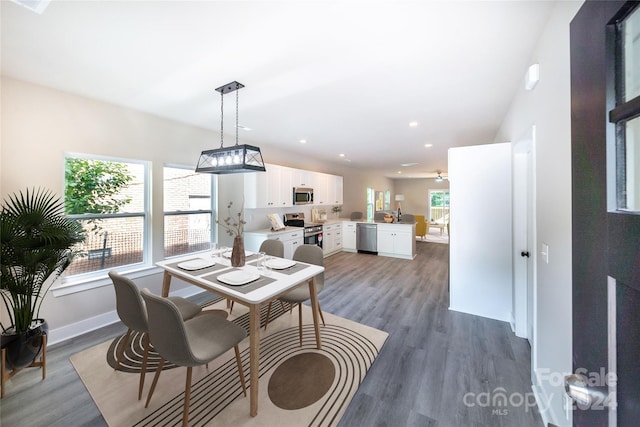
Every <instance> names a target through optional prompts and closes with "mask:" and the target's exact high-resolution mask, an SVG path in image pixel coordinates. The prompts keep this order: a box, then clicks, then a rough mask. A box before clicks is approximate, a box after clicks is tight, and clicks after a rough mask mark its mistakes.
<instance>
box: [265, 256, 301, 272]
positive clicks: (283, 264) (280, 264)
mask: <svg viewBox="0 0 640 427" xmlns="http://www.w3.org/2000/svg"><path fill="white" fill-rule="evenodd" d="M266 264H267V267H269V268H273V269H274V270H284V269H287V268H289V267H293V266H294V265H296V262H295V261H294V260H292V259H284V258H271V259H270V260H267V261H266Z"/></svg>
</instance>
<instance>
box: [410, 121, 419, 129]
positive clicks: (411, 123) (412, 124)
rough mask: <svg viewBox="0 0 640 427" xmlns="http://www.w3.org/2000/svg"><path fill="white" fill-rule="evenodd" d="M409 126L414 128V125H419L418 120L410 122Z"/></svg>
mask: <svg viewBox="0 0 640 427" xmlns="http://www.w3.org/2000/svg"><path fill="white" fill-rule="evenodd" d="M409 126H411V127H412V128H414V127H416V126H418V122H409Z"/></svg>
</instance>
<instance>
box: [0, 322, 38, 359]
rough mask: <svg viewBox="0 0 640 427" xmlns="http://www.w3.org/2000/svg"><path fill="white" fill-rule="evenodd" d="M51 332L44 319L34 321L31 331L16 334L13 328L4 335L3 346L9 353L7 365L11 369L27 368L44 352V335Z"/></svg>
mask: <svg viewBox="0 0 640 427" xmlns="http://www.w3.org/2000/svg"><path fill="white" fill-rule="evenodd" d="M47 332H49V325H48V324H47V321H46V320H44V319H34V320H33V323H32V324H31V329H29V330H28V331H26V332H22V333H16V332H15V331H14V330H13V327H10V328H8V329H7V330H6V331H5V332H3V333H2V341H1V345H2V348H3V349H6V351H7V365H8V368H10V369H22V368H24V367H27V366H29V365H30V364H31V362H33V361H34V360H35V358H36V357H38V356H39V355H40V353H41V352H42V335H46V334H47Z"/></svg>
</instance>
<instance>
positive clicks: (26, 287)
mask: <svg viewBox="0 0 640 427" xmlns="http://www.w3.org/2000/svg"><path fill="white" fill-rule="evenodd" d="M63 207H64V205H63V202H62V201H61V199H60V198H59V197H57V196H56V195H54V194H53V193H52V192H50V191H49V190H45V189H41V188H38V189H32V190H31V191H29V190H27V191H25V192H24V193H23V192H22V191H20V193H19V194H13V195H10V196H9V197H8V199H5V200H4V201H3V202H2V208H1V209H0V294H1V295H2V300H3V302H4V306H5V308H6V310H7V313H8V318H9V323H8V324H7V325H5V324H2V323H1V322H0V326H1V327H2V342H1V343H2V348H3V349H6V350H7V363H8V364H9V366H10V367H11V368H12V369H14V370H17V369H21V368H23V367H25V366H27V365H29V364H30V363H31V362H32V361H33V360H34V359H35V358H36V357H37V356H38V355H39V354H40V352H41V351H42V345H41V343H42V334H43V333H44V334H46V332H47V324H46V321H44V320H43V319H39V312H40V306H41V304H42V300H43V298H44V297H45V295H46V293H47V291H48V290H49V287H50V286H51V284H52V283H53V282H54V281H55V279H57V278H58V277H59V276H60V274H62V272H63V271H64V270H65V269H66V268H67V267H68V266H69V264H71V261H72V260H73V258H74V256H75V255H76V252H75V251H74V250H73V249H72V248H73V246H74V245H76V244H77V243H80V242H82V241H83V240H84V233H83V229H82V226H81V225H80V223H79V222H78V221H75V220H72V219H69V218H67V217H66V216H65V215H64V209H63Z"/></svg>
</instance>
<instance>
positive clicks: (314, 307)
mask: <svg viewBox="0 0 640 427" xmlns="http://www.w3.org/2000/svg"><path fill="white" fill-rule="evenodd" d="M309 295H310V296H311V312H312V313H313V328H314V329H315V332H316V348H318V349H320V348H322V342H321V340H320V325H318V320H319V319H318V317H319V316H318V313H319V312H320V308H319V307H318V294H317V293H316V280H315V278H312V279H311V280H309Z"/></svg>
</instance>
